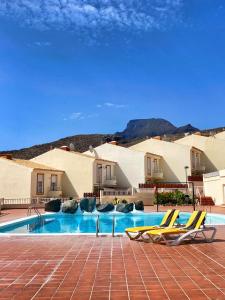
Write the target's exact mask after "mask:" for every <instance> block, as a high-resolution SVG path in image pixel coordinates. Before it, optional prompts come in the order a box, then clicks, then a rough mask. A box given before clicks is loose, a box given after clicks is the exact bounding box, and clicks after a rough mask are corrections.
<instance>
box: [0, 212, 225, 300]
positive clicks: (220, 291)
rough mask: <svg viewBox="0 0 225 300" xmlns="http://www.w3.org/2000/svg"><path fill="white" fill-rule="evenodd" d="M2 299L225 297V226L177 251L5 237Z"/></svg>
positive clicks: (103, 240) (118, 241)
mask: <svg viewBox="0 0 225 300" xmlns="http://www.w3.org/2000/svg"><path fill="white" fill-rule="evenodd" d="M218 210H219V209H218ZM220 212H222V211H220ZM8 213H9V214H8V215H7V216H8V217H9V216H11V218H12V215H14V216H16V217H17V218H18V217H19V216H22V211H20V212H18V210H14V213H13V212H10V211H9V212H8ZM24 213H25V211H24ZM2 218H6V215H5V217H4V216H3V217H1V218H0V219H1V220H3V219H2ZM0 299H15V300H17V299H18V300H20V299H21V300H26V299H42V300H44V299H45V300H47V299H58V300H59V299H75V300H84V299H91V300H93V299H96V300H103V299H115V300H122V299H124V300H126V299H130V300H132V299H134V300H136V299H137V300H138V299H195V300H196V299H197V300H198V299H213V300H214V299H225V226H218V233H217V236H216V240H215V242H214V243H210V244H205V243H195V244H186V245H181V246H176V247H167V246H164V245H157V244H154V245H152V244H146V243H143V242H135V241H130V240H129V239H128V238H126V237H115V238H112V237H99V238H96V237H93V236H63V237H62V236H58V237H57V236H51V237H47V236H45V237H38V236H36V237H22V236H21V237H1V240H0Z"/></svg>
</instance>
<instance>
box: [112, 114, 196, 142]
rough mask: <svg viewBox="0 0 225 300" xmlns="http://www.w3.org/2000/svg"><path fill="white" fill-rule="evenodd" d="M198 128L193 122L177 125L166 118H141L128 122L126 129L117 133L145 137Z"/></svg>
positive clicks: (129, 137)
mask: <svg viewBox="0 0 225 300" xmlns="http://www.w3.org/2000/svg"><path fill="white" fill-rule="evenodd" d="M196 131H199V129H198V128H195V127H193V126H192V125H191V124H188V125H185V126H182V127H176V126H174V125H173V124H172V123H170V122H169V121H167V120H164V119H154V118H152V119H139V120H131V121H129V122H128V124H127V127H126V129H125V130H124V131H122V132H118V133H117V135H118V136H120V137H121V138H123V139H135V138H143V137H146V136H148V137H152V136H156V135H164V134H177V133H185V132H196Z"/></svg>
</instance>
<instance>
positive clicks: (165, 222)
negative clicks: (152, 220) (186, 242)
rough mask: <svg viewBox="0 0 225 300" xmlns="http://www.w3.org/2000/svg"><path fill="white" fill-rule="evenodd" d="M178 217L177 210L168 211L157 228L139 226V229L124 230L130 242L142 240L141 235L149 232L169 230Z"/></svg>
mask: <svg viewBox="0 0 225 300" xmlns="http://www.w3.org/2000/svg"><path fill="white" fill-rule="evenodd" d="M178 216H179V210H177V209H172V210H171V209H169V210H168V211H167V212H166V214H165V215H164V217H163V219H162V222H161V223H160V225H159V226H139V227H131V228H126V229H125V232H126V234H127V235H128V237H129V238H130V239H131V240H137V239H139V238H140V237H141V238H143V234H144V233H145V232H146V231H149V230H156V229H160V228H167V227H169V228H171V227H173V225H174V223H175V221H176V219H177V217H178Z"/></svg>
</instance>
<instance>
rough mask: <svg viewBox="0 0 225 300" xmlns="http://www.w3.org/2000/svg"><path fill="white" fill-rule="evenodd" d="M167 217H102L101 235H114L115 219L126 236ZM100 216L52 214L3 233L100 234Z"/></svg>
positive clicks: (211, 218) (217, 220) (210, 219)
mask: <svg viewBox="0 0 225 300" xmlns="http://www.w3.org/2000/svg"><path fill="white" fill-rule="evenodd" d="M163 215H164V213H162V212H160V213H129V214H122V213H121V214H120V213H117V214H113V213H105V214H103V213H102V214H99V225H100V230H99V232H100V233H112V224H113V218H115V233H124V230H125V228H127V227H134V226H143V225H159V224H160V222H161V220H162V218H163ZM189 216H190V214H189V213H180V217H179V220H178V222H179V223H180V224H185V223H186V221H187V220H188V218H189ZM97 218H98V215H97V214H73V215H70V214H63V213H57V214H48V215H44V216H43V217H42V218H41V221H40V219H38V218H37V217H35V218H32V219H29V220H28V219H27V220H24V221H19V220H18V221H15V222H14V223H13V224H10V225H5V226H0V233H33V234H49V233H50V234H51V233H96V221H97ZM206 224H214V225H216V224H220V225H221V224H224V225H225V215H218V214H208V215H207V219H206Z"/></svg>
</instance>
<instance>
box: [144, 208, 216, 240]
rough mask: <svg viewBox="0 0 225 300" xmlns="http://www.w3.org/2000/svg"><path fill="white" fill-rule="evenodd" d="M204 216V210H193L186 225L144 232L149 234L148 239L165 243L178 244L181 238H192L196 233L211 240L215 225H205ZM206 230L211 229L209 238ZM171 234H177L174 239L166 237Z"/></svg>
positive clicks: (214, 232)
mask: <svg viewBox="0 0 225 300" xmlns="http://www.w3.org/2000/svg"><path fill="white" fill-rule="evenodd" d="M205 218H206V212H203V211H194V212H193V213H192V214H191V216H190V218H189V220H188V221H187V223H186V226H184V227H181V228H176V227H174V228H165V229H157V230H150V231H147V232H146V234H147V235H148V236H149V241H152V242H160V241H164V242H166V244H167V245H179V244H180V243H181V242H182V241H183V240H185V239H188V238H191V239H192V240H194V239H195V238H196V237H197V236H198V234H199V233H200V234H202V236H203V238H204V241H206V242H212V241H213V239H214V236H215V234H216V228H215V227H208V226H207V227H205V226H204V222H205ZM206 231H212V235H211V237H210V238H207V237H206V235H205V232H206ZM171 235H178V238H176V239H175V240H173V239H172V240H171V239H168V237H169V236H171Z"/></svg>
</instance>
